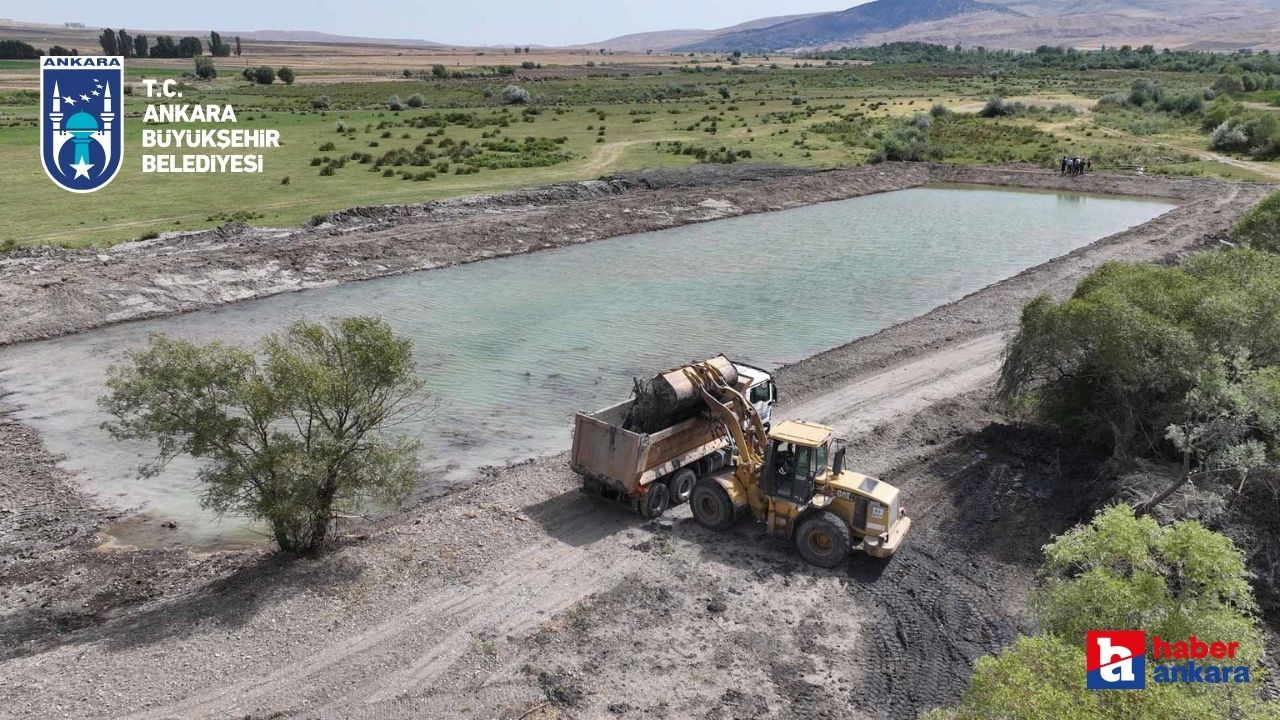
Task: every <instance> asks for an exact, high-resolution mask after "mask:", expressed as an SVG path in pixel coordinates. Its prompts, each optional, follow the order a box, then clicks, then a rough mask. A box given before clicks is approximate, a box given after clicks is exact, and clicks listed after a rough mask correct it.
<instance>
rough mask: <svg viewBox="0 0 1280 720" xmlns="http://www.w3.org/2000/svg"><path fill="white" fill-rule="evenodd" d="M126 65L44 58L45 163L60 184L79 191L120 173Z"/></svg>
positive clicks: (42, 141)
mask: <svg viewBox="0 0 1280 720" xmlns="http://www.w3.org/2000/svg"><path fill="white" fill-rule="evenodd" d="M123 83H124V63H123V60H122V58H119V57H110V56H93V55H80V56H75V55H72V56H45V57H42V58H40V159H41V162H42V163H43V164H44V171H45V173H46V174H47V175H48V176H49V179H50V180H53V181H54V182H55V183H57V184H58V185H60V186H62V187H63V188H64V189H66V190H70V191H71V192H78V193H87V192H93V191H94V190H98V189H99V188H102V187H104V186H106V184H107V183H109V182H111V180H112V178H114V177H115V176H116V173H117V172H118V171H119V170H120V163H121V155H122V154H123V150H124V147H123V145H124V143H123V142H121V139H122V138H123V133H122V132H121V126H122V125H123V122H124V113H122V112H120V113H118V112H117V108H119V107H120V103H121V102H122V101H123V95H124V93H123V92H122V91H123V89H124V88H123Z"/></svg>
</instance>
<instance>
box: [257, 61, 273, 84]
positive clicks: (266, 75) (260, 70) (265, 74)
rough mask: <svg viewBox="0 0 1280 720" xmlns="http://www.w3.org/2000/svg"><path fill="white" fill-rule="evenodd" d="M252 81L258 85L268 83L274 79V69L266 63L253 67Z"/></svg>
mask: <svg viewBox="0 0 1280 720" xmlns="http://www.w3.org/2000/svg"><path fill="white" fill-rule="evenodd" d="M253 81H254V82H256V83H258V84H259V85H270V84H271V83H273V82H275V81H276V71H275V70H273V69H271V67H270V66H268V65H259V66H258V67H256V68H253Z"/></svg>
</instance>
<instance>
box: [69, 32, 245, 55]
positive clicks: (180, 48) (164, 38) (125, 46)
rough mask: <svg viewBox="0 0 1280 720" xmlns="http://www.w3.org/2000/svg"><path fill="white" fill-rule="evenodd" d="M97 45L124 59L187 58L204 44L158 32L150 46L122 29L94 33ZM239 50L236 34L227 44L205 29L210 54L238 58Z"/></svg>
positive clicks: (199, 51)
mask: <svg viewBox="0 0 1280 720" xmlns="http://www.w3.org/2000/svg"><path fill="white" fill-rule="evenodd" d="M98 44H99V45H100V46H102V53H103V54H104V55H120V56H122V57H125V58H141V57H151V58H184V57H187V58H189V57H199V56H201V55H203V54H204V43H202V42H201V41H200V38H198V37H196V36H194V35H187V36H185V37H182V38H178V39H177V40H174V38H173V36H171V35H158V36H156V41H155V44H154V45H152V44H151V43H150V40H149V39H148V38H147V36H146V35H137V36H130V35H129V33H128V32H126V31H125V30H124V29H123V28H121V29H119V30H112V29H110V28H105V29H103V31H102V34H100V35H99V36H98ZM240 53H241V45H240V37H239V36H236V37H235V38H233V42H232V43H227V42H225V41H223V39H222V36H221V35H220V34H218V32H217V31H210V32H209V54H210V55H212V56H214V57H230V56H231V55H232V54H235V55H236V56H237V57H239V55H240ZM50 54H52V53H50Z"/></svg>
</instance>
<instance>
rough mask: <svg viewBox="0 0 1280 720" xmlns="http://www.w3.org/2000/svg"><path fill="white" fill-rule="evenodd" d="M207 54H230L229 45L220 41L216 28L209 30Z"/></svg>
mask: <svg viewBox="0 0 1280 720" xmlns="http://www.w3.org/2000/svg"><path fill="white" fill-rule="evenodd" d="M209 54H210V55H213V56H214V57H228V56H230V55H231V46H230V45H227V44H226V43H224V42H222V36H221V35H219V34H218V32H217V31H216V30H210V31H209Z"/></svg>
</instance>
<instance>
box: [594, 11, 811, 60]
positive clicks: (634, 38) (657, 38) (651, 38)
mask: <svg viewBox="0 0 1280 720" xmlns="http://www.w3.org/2000/svg"><path fill="white" fill-rule="evenodd" d="M821 14H823V13H808V14H804V15H782V16H779V17H768V18H760V19H759V20H751V21H749V22H745V23H740V24H738V25H733V26H731V27H726V28H720V29H718V30H659V31H656V32H643V33H633V34H631V35H620V36H618V37H615V38H609V39H608V40H601V41H600V42H596V43H586V44H583V45H575V46H573V47H574V48H575V49H579V48H581V49H587V50H595V49H598V48H606V49H609V50H613V51H615V52H644V51H646V50H653V51H655V52H665V51H668V50H674V49H675V48H677V47H680V46H683V45H694V44H698V43H702V42H705V41H708V40H710V39H711V38H714V37H717V36H719V35H724V34H727V33H736V32H742V31H747V30H756V29H758V28H764V27H770V26H772V25H779V24H781V23H786V22H791V21H793V20H801V19H804V18H808V17H814V16H815V15H821Z"/></svg>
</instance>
